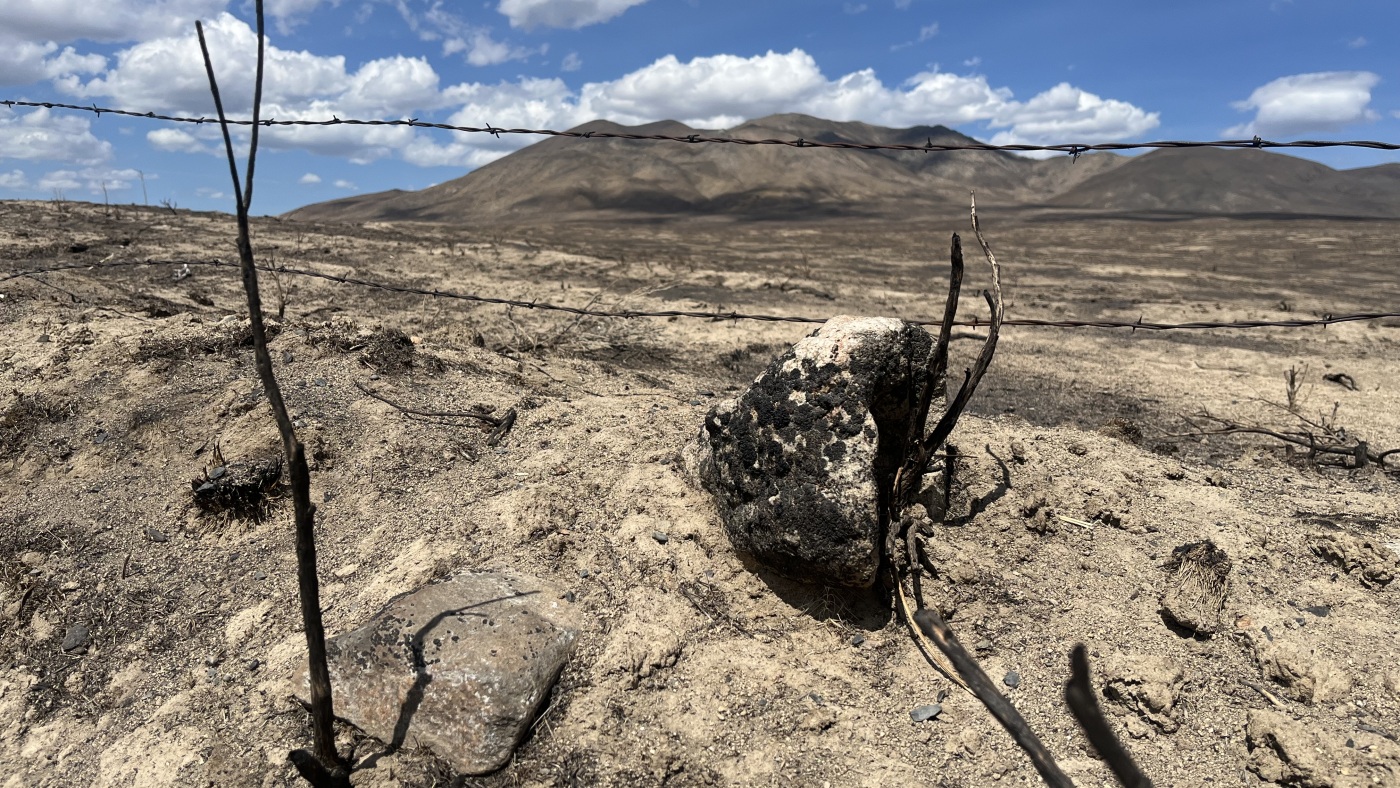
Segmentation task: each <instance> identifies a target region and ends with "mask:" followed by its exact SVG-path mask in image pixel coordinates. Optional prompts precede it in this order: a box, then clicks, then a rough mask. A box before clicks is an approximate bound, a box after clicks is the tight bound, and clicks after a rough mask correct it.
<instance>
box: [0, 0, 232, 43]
mask: <svg viewBox="0 0 1400 788" xmlns="http://www.w3.org/2000/svg"><path fill="white" fill-rule="evenodd" d="M227 5H228V0H103V1H102V2H98V3H94V2H90V0H5V2H4V3H3V4H0V28H3V29H5V30H7V31H8V32H9V33H10V34H11V35H13V36H16V37H19V38H23V39H26V40H30V41H56V42H58V43H64V42H67V41H77V40H80V39H86V40H89V41H106V42H121V41H139V40H141V39H143V38H148V37H152V36H163V35H174V34H176V33H184V34H185V35H190V34H191V33H192V32H193V30H194V20H196V19H206V18H209V17H212V16H214V15H215V14H218V13H219V12H221V11H223V10H224V7H225V6H227Z"/></svg>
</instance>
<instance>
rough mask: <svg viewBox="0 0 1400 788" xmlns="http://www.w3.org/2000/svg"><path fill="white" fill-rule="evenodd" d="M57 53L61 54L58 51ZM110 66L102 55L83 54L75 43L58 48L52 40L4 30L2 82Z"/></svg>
mask: <svg viewBox="0 0 1400 788" xmlns="http://www.w3.org/2000/svg"><path fill="white" fill-rule="evenodd" d="M55 53H57V54H55ZM106 67H107V58H105V57H102V56H101V55H82V54H79V53H78V52H77V51H76V50H74V49H73V47H64V48H63V51H61V52H60V51H58V44H55V43H54V42H52V41H48V42H45V43H42V44H41V43H39V42H36V41H25V40H22V39H14V38H11V37H10V36H8V35H5V34H4V33H0V85H28V84H30V83H33V82H38V81H39V80H41V79H57V78H59V77H65V76H68V75H70V74H93V73H96V72H99V71H101V70H102V69H104V68H106Z"/></svg>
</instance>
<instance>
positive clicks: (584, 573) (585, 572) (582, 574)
mask: <svg viewBox="0 0 1400 788" xmlns="http://www.w3.org/2000/svg"><path fill="white" fill-rule="evenodd" d="M590 574H592V573H591V572H589V571H588V570H587V569H580V570H578V576H579V577H585V578H586V577H588V576H589V575H590Z"/></svg>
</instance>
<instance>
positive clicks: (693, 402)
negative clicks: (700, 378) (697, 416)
mask: <svg viewBox="0 0 1400 788" xmlns="http://www.w3.org/2000/svg"><path fill="white" fill-rule="evenodd" d="M690 404H691V405H699V404H700V400H698V399H693V400H691V401H690Z"/></svg>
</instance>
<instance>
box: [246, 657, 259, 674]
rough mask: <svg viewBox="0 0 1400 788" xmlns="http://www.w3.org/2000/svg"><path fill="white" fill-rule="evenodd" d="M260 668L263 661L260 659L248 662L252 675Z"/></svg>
mask: <svg viewBox="0 0 1400 788" xmlns="http://www.w3.org/2000/svg"><path fill="white" fill-rule="evenodd" d="M260 667H262V660H259V659H250V660H248V672H250V673H251V672H253V671H255V670H257V669H258V668H260Z"/></svg>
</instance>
